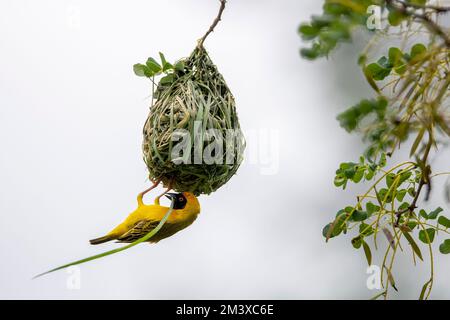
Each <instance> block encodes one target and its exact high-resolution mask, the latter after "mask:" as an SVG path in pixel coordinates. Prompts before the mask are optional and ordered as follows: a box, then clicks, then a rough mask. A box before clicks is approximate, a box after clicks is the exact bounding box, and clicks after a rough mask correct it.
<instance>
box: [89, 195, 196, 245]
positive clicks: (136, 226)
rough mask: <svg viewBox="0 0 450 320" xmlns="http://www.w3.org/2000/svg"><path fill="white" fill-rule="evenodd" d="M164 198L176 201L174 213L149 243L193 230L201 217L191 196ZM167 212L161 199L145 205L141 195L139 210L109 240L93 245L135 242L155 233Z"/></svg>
mask: <svg viewBox="0 0 450 320" xmlns="http://www.w3.org/2000/svg"><path fill="white" fill-rule="evenodd" d="M165 196H166V197H167V198H169V199H171V200H172V201H173V211H172V213H171V215H170V216H169V218H168V220H167V221H166V223H165V224H164V225H163V226H162V228H161V229H160V230H159V231H158V232H157V233H156V234H155V235H154V236H153V237H152V238H150V239H149V240H148V242H151V243H156V242H158V241H160V240H162V239H165V238H168V237H170V236H172V235H174V234H175V233H177V232H178V231H180V230H183V229H184V228H186V227H188V226H190V225H191V224H192V223H193V222H194V221H195V219H197V216H198V214H199V213H200V203H199V202H198V199H197V197H196V196H195V195H193V194H192V193H189V192H183V193H166V194H165ZM168 210H169V208H168V207H164V206H161V205H159V198H158V199H157V200H155V204H153V205H145V204H144V203H143V201H142V194H140V195H139V196H138V208H137V209H136V210H135V211H134V212H132V213H131V214H130V215H129V216H128V217H127V218H126V219H125V221H123V222H122V223H121V224H119V225H118V226H117V227H115V228H114V229H113V230H111V231H110V232H109V233H108V234H107V235H106V236H104V237H100V238H97V239H93V240H90V243H91V244H100V243H104V242H107V241H111V240H117V242H126V243H131V242H134V241H136V240H138V239H140V238H142V237H143V236H145V235H146V234H148V233H149V232H150V231H152V230H153V229H155V228H156V226H157V225H158V224H159V223H160V222H161V220H162V219H163V217H164V216H165V215H166V213H167V211H168Z"/></svg>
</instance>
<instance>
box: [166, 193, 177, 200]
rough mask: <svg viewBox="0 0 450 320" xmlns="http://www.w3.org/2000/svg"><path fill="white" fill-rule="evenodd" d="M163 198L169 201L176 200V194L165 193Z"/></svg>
mask: <svg viewBox="0 0 450 320" xmlns="http://www.w3.org/2000/svg"><path fill="white" fill-rule="evenodd" d="M164 196H165V197H166V198H167V199H169V200H173V199H176V197H177V194H176V193H166V194H165V195H164Z"/></svg>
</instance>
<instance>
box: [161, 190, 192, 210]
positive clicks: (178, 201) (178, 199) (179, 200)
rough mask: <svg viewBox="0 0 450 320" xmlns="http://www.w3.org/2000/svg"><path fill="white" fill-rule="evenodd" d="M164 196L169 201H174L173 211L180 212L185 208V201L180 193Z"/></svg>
mask: <svg viewBox="0 0 450 320" xmlns="http://www.w3.org/2000/svg"><path fill="white" fill-rule="evenodd" d="M165 196H166V197H167V198H168V199H169V200H172V201H174V203H173V209H175V210H181V209H184V208H185V207H186V204H187V199H186V197H185V196H184V194H182V193H166V194H165Z"/></svg>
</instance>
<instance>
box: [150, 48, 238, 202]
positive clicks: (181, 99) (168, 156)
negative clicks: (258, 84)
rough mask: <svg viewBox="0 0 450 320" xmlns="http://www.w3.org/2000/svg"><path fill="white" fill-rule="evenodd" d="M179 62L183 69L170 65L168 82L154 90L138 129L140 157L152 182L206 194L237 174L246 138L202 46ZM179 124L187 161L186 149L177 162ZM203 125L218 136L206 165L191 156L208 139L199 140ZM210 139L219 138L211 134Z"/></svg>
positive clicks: (225, 88)
mask: <svg viewBox="0 0 450 320" xmlns="http://www.w3.org/2000/svg"><path fill="white" fill-rule="evenodd" d="M182 62H183V63H182V65H183V68H182V70H179V69H178V70H175V73H174V80H173V82H171V83H168V84H167V83H165V82H164V83H163V81H160V83H159V84H158V87H157V89H156V90H155V92H154V98H155V99H156V101H155V102H154V104H153V105H152V107H151V108H150V113H149V115H148V118H147V121H146V122H145V125H144V129H143V134H144V140H143V153H144V161H145V163H146V165H147V167H148V171H149V176H150V179H151V180H152V181H155V180H160V181H161V182H162V183H163V185H164V186H170V187H171V188H172V189H174V190H176V191H178V192H186V191H188V192H192V193H194V194H195V195H200V194H210V193H212V192H214V191H216V190H217V189H218V188H220V187H221V186H223V185H224V184H225V183H226V182H228V180H229V179H230V178H231V177H232V176H233V175H234V174H235V173H236V171H237V170H238V168H239V166H240V164H241V162H242V159H243V151H244V148H245V142H244V138H243V136H242V134H241V131H240V125H239V120H238V116H237V113H236V104H235V100H234V97H233V95H232V94H231V92H230V89H229V88H228V86H227V84H226V82H225V80H224V78H223V76H222V75H221V74H220V73H219V71H218V70H217V67H216V66H215V65H214V64H213V62H212V61H211V59H210V57H209V55H208V53H207V52H206V50H205V49H204V47H203V46H197V47H196V49H195V50H194V51H193V52H192V54H191V55H190V56H189V57H188V58H186V59H184V60H182ZM180 129H181V131H183V130H186V131H185V132H187V133H188V134H189V135H190V142H189V144H188V145H187V148H188V149H189V151H190V162H189V161H186V159H187V158H189V154H184V155H183V159H184V161H181V163H180V159H174V157H173V154H172V152H173V148H174V147H175V144H176V143H177V141H176V139H174V135H178V133H179V132H180ZM208 129H215V130H216V131H215V132H218V133H220V134H221V136H222V138H223V157H222V161H215V162H214V163H210V164H208V163H205V161H203V159H201V158H200V159H201V163H198V161H197V162H196V161H195V158H196V157H197V156H199V155H200V157H201V153H202V152H203V151H204V148H205V146H207V145H208V144H209V140H206V141H205V139H204V138H205V132H206V131H207V130H208ZM230 130H233V131H230ZM196 132H200V134H198V133H196ZM230 132H234V133H235V135H234V140H233V141H232V142H233V146H234V147H233V148H231V149H228V148H227V147H226V145H227V143H226V141H229V140H227V139H226V137H227V133H228V134H229V133H230ZM206 136H207V137H208V135H206ZM228 137H229V136H228ZM202 138H203V139H202ZM209 138H211V137H209ZM178 139H179V138H178ZM196 141H197V144H196ZM212 141H220V140H215V138H212ZM196 146H197V147H196ZM216 151H217V150H216ZM199 152H200V153H199ZM197 159H198V158H197ZM230 160H231V161H230Z"/></svg>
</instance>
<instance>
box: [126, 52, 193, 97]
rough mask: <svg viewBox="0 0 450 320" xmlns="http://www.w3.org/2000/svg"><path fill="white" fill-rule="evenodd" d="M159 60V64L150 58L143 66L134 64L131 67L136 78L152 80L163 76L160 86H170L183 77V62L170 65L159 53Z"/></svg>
mask: <svg viewBox="0 0 450 320" xmlns="http://www.w3.org/2000/svg"><path fill="white" fill-rule="evenodd" d="M159 58H160V61H161V63H159V62H158V61H156V59H154V58H152V57H150V58H148V59H147V62H146V63H145V64H141V63H137V64H135V65H134V66H133V70H134V73H135V74H136V75H137V76H138V77H147V78H150V79H152V80H153V79H154V78H155V77H157V76H161V75H164V76H163V77H162V78H161V79H160V82H159V84H160V85H162V86H170V85H171V84H172V83H173V82H174V81H175V80H176V79H178V78H179V77H180V76H183V75H184V72H185V65H184V61H183V60H180V61H177V62H176V63H175V64H171V63H169V62H167V60H166V57H165V56H164V54H163V53H161V52H160V53H159ZM155 98H157V97H155Z"/></svg>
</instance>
